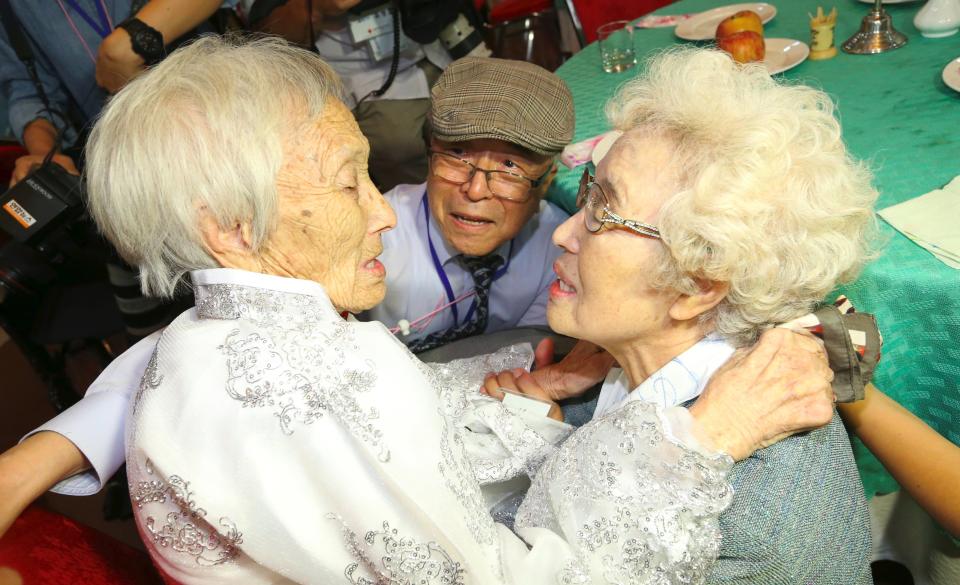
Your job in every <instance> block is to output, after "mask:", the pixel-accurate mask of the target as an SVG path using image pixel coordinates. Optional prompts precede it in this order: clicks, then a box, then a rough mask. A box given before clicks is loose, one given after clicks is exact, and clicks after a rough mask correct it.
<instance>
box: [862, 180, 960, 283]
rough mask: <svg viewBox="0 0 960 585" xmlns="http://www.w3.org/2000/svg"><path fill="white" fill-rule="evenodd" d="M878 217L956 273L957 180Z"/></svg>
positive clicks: (959, 244) (959, 241) (959, 233)
mask: <svg viewBox="0 0 960 585" xmlns="http://www.w3.org/2000/svg"><path fill="white" fill-rule="evenodd" d="M878 213H879V214H880V217H882V218H883V219H885V220H886V221H887V223H889V224H890V225H891V226H893V227H894V228H895V229H896V230H897V231H899V232H900V233H902V234H903V235H905V236H907V237H908V238H910V239H911V240H913V241H914V242H915V243H916V244H917V245H919V246H920V247H922V248H924V249H925V250H927V251H929V252H930V253H931V254H933V255H934V256H935V257H936V258H937V259H938V260H940V261H941V262H943V263H944V264H946V265H947V266H949V267H951V268H955V269H960V177H955V178H954V179H953V180H952V181H950V183H949V184H948V185H947V186H946V187H944V188H943V189H937V190H935V191H931V192H929V193H927V194H925V195H921V196H919V197H915V198H913V199H911V200H909V201H904V202H903V203H899V204H897V205H894V206H892V207H888V208H886V209H884V210H882V211H880V212H878Z"/></svg>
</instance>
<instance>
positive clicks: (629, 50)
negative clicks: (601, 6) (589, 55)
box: [597, 20, 637, 73]
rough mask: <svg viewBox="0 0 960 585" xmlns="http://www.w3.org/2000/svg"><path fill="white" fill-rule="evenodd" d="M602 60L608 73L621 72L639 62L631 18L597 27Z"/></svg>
mask: <svg viewBox="0 0 960 585" xmlns="http://www.w3.org/2000/svg"><path fill="white" fill-rule="evenodd" d="M597 40H598V41H599V42H600V60H601V62H602V63H603V70H604V71H606V72H607V73H620V72H621V71H626V70H627V69H630V68H631V67H633V66H634V65H636V64H637V55H636V53H634V51H633V26H632V25H631V24H630V21H629V20H615V21H613V22H608V23H607V24H605V25H603V26H601V27H600V28H598V29H597Z"/></svg>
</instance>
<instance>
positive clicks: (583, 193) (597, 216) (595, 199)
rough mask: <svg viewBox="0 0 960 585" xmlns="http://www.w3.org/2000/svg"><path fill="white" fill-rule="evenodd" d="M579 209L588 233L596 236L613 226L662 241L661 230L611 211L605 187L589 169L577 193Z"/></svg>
mask: <svg viewBox="0 0 960 585" xmlns="http://www.w3.org/2000/svg"><path fill="white" fill-rule="evenodd" d="M577 208H578V209H582V210H583V224H584V226H586V228H587V231H588V232H590V233H592V234H595V233H597V232H599V231H600V230H601V228H603V226H604V225H607V224H609V225H613V226H616V227H619V228H623V229H625V230H628V231H631V232H633V233H635V234H637V235H641V236H646V237H648V238H656V239H658V240H659V239H660V230H659V229H657V228H656V226H652V225H650V224H648V223H643V222H642V221H637V220H635V219H626V218H623V217H620V216H619V215H617V214H616V213H614V212H612V211H610V203H609V200H608V199H607V196H606V194H605V193H604V192H603V187H601V186H600V184H599V183H597V180H596V179H595V178H594V177H593V175H591V174H590V171H589V170H587V169H584V170H583V177H581V178H580V189H579V190H578V191H577Z"/></svg>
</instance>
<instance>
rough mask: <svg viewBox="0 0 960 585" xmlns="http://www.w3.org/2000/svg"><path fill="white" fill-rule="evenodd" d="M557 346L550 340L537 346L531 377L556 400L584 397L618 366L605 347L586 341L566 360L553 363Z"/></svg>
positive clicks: (574, 349) (569, 354) (576, 346)
mask: <svg viewBox="0 0 960 585" xmlns="http://www.w3.org/2000/svg"><path fill="white" fill-rule="evenodd" d="M553 345H554V343H553V339H551V338H549V337H547V338H545V339H544V340H542V341H541V342H540V343H539V344H537V349H536V351H535V353H534V355H535V356H536V358H535V369H534V370H533V372H532V373H531V374H530V375H531V376H532V377H533V379H534V381H535V382H536V383H537V385H538V386H539V387H540V388H541V390H542V391H543V392H545V393H546V394H547V396H548V397H549V399H550V400H553V401H557V400H564V399H566V398H571V397H573V396H580V395H581V394H583V393H584V392H586V391H587V390H589V389H590V388H592V387H593V386H594V385H596V384H598V383H600V382H602V381H603V379H604V377H606V375H607V373H608V372H609V371H610V368H612V367H613V365H614V363H615V362H614V359H613V356H611V355H610V354H609V353H607V352H606V351H605V350H604V349H603V348H601V347H600V346H598V345H594V344H592V343H590V342H589V341H583V340H580V341H578V342H577V344H576V345H575V346H574V347H573V349H572V350H570V353H568V354H567V355H566V356H564V358H563V359H562V360H560V361H559V362H556V363H553Z"/></svg>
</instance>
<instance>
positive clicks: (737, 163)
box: [486, 50, 877, 585]
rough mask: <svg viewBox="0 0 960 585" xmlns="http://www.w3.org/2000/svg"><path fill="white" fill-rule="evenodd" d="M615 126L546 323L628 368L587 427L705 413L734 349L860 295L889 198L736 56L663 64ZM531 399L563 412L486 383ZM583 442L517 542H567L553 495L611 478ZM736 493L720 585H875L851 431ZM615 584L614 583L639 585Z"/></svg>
mask: <svg viewBox="0 0 960 585" xmlns="http://www.w3.org/2000/svg"><path fill="white" fill-rule="evenodd" d="M607 112H608V116H609V118H610V121H611V123H612V125H613V127H614V128H616V129H617V130H619V131H620V132H622V135H621V136H620V137H619V138H618V139H617V141H616V142H615V143H614V145H613V146H612V148H611V149H610V151H609V152H608V154H607V155H606V156H605V157H604V158H603V159H602V161H601V162H600V163H599V165H598V166H597V169H596V172H597V175H596V177H592V176H590V175H589V174H588V173H587V172H586V171H585V172H584V175H583V178H582V182H581V184H580V192H579V195H578V197H579V200H578V205H579V207H580V211H579V213H577V214H576V215H575V216H574V217H572V218H570V219H569V220H568V221H567V222H566V223H564V224H563V225H561V226H560V227H559V228H557V230H556V232H555V233H554V242H555V243H556V244H557V245H559V246H560V247H562V248H563V250H564V254H563V255H562V256H561V257H560V258H559V259H558V260H557V262H556V265H555V271H556V273H557V276H558V279H557V281H556V283H555V284H554V286H553V288H552V289H551V294H550V301H549V304H548V313H547V315H548V319H549V323H550V326H551V327H552V328H553V329H554V330H555V331H557V332H560V333H564V334H567V335H571V336H574V337H578V338H581V339H586V340H589V341H592V342H594V343H596V344H598V345H599V346H601V347H603V348H605V349H607V350H608V351H609V352H610V353H611V354H612V355H613V357H614V358H616V361H617V362H618V363H619V365H620V366H622V371H620V373H619V376H617V375H616V374H614V375H613V376H611V377H609V378H608V383H607V384H606V385H605V386H604V387H603V389H602V391H601V394H600V397H599V400H598V406H597V410H596V412H595V413H594V418H593V422H592V423H591V424H610V423H611V421H617V420H626V419H628V418H629V417H630V416H632V415H631V412H632V411H633V409H636V408H639V405H641V404H644V403H654V404H658V405H660V406H661V407H663V408H669V407H671V406H675V405H688V404H691V403H692V404H694V406H693V408H696V405H699V404H700V403H701V401H700V400H698V397H699V396H700V394H701V392H702V390H703V387H704V384H705V383H706V382H707V380H708V379H709V378H710V376H711V374H712V373H713V372H714V371H715V370H716V369H717V368H719V367H720V366H721V365H722V364H724V363H725V362H726V361H727V360H728V359H729V358H730V356H731V355H732V354H733V353H734V351H735V349H736V348H737V347H742V346H744V345H746V344H749V343H752V342H753V340H755V339H756V338H757V336H758V335H760V334H761V332H763V331H764V330H766V329H769V328H771V327H774V326H775V325H776V324H778V323H783V322H785V321H790V320H794V319H796V318H798V317H800V316H802V315H804V314H806V313H808V312H809V311H811V309H812V308H813V307H814V306H815V305H817V304H818V303H819V302H820V301H821V299H823V298H824V297H825V296H826V295H827V294H828V293H830V291H831V290H832V289H833V288H834V287H835V286H836V285H837V284H838V283H841V282H844V281H848V280H849V279H851V278H852V277H853V276H855V274H856V273H857V271H858V270H859V269H860V267H861V266H862V264H863V263H864V261H865V259H867V258H868V256H869V243H870V239H871V238H870V236H871V232H872V230H873V227H874V226H873V221H874V219H873V214H872V206H873V203H874V200H875V199H876V196H877V193H876V191H875V190H874V189H873V188H872V187H871V184H870V175H869V173H868V172H867V171H866V170H865V169H864V167H863V166H862V165H861V164H860V163H858V162H855V161H854V160H852V159H851V158H850V156H849V155H848V153H847V151H846V148H845V147H844V144H843V142H842V140H841V136H840V126H839V124H838V123H837V121H836V119H835V118H834V115H833V113H834V112H833V104H832V103H831V101H830V99H829V98H828V97H827V95H826V94H824V93H823V92H821V91H817V90H815V89H812V88H809V87H805V86H801V85H788V84H781V83H778V82H776V81H775V80H773V79H771V78H770V76H769V75H768V74H766V72H765V71H764V70H763V68H761V67H741V66H739V65H737V64H735V63H734V62H733V61H731V60H730V59H729V57H727V56H726V55H725V54H723V53H719V52H711V51H706V50H678V51H675V52H669V53H665V54H662V55H660V56H658V57H657V58H655V59H654V60H653V61H652V62H651V63H649V67H648V69H647V72H646V73H645V74H644V75H643V76H642V77H640V78H638V79H635V80H633V81H631V82H628V83H627V84H626V85H625V86H624V87H622V88H621V90H620V91H619V93H618V95H617V96H616V97H615V98H614V99H613V100H612V101H611V102H610V103H609V104H608V108H607ZM518 385H519V387H520V390H521V391H524V392H527V393H530V394H533V395H536V396H539V397H541V398H551V397H553V398H556V395H552V394H549V393H546V392H545V391H544V390H542V389H541V388H540V387H538V386H537V384H536V383H535V381H534V380H533V379H531V378H530V377H529V376H521V377H520V378H519V379H516V378H515V376H514V374H513V373H511V372H505V373H502V374H500V375H499V376H497V377H494V376H491V377H489V379H488V380H487V381H486V391H487V392H488V393H489V394H490V395H493V396H499V392H498V390H497V388H498V387H516V386H518ZM750 400H751V399H750V398H747V397H744V408H745V409H746V408H749V407H750V405H749V401H750ZM555 411H556V412H557V413H559V409H555ZM558 416H559V417H562V414H559V415H558ZM588 428H589V425H588V426H587V427H586V428H584V429H581V430H580V431H579V432H581V433H582V432H584V431H585V430H587V429H588ZM576 437H577V433H575V434H574V435H573V438H572V439H569V440H568V441H567V442H566V444H565V445H563V446H562V447H561V449H560V453H559V454H558V456H556V457H555V458H553V459H551V460H550V461H548V462H547V463H546V464H545V466H544V467H543V468H541V469H540V471H539V473H538V475H537V476H536V479H535V480H534V483H533V488H532V490H531V493H536V494H537V498H531V497H530V496H528V497H527V499H526V501H524V503H523V505H522V506H521V508H520V511H519V514H518V516H517V519H516V525H517V526H518V527H525V526H545V527H553V528H556V527H558V526H559V525H562V524H560V521H561V520H562V512H563V511H562V510H557V508H556V507H551V506H545V505H544V504H545V503H546V502H549V501H550V496H552V495H554V494H555V493H556V491H557V490H558V489H561V490H562V489H563V486H562V485H561V486H560V487H559V488H558V487H557V486H553V487H550V488H547V487H545V486H542V485H540V484H542V483H543V482H546V481H551V480H552V479H553V478H555V477H557V476H559V475H564V476H566V480H565V481H566V482H567V485H575V484H577V483H578V482H580V481H582V480H583V475H586V474H593V473H601V472H602V471H601V470H602V466H601V467H599V468H598V467H596V466H588V467H578V466H576V465H571V462H572V461H573V462H575V461H580V462H582V459H580V458H579V456H578V453H577V452H576V449H577V447H576V443H575V439H576ZM615 445H617V443H615V442H612V443H611V444H610V450H611V451H616V450H617V448H616V447H615ZM568 450H569V451H570V453H567V451H568ZM731 480H732V484H733V487H734V493H735V495H734V498H733V502H732V504H731V507H730V508H729V509H728V510H727V511H726V512H725V513H724V514H723V515H722V516H721V517H720V529H721V532H722V539H721V546H720V550H719V560H718V562H717V564H716V565H715V566H714V567H713V568H712V570H711V574H710V577H709V578H708V579H707V581H708V582H710V583H729V582H736V583H758V584H759V583H762V584H764V585H770V584H780V583H782V584H785V585H786V584H794V583H821V584H822V583H835V584H838V585H839V584H846V585H849V584H854V583H870V582H871V577H870V567H869V561H870V555H871V546H870V530H869V518H868V515H867V508H866V505H865V501H864V494H863V487H862V485H861V483H860V480H859V476H858V474H857V469H856V466H855V464H854V460H853V455H852V453H851V449H850V444H849V441H848V438H847V435H846V432H845V431H844V429H843V426H842V424H841V423H840V421H839V419H838V418H837V417H836V416H834V419H833V421H832V422H831V423H830V424H829V425H827V426H826V427H824V428H822V429H818V430H816V431H813V432H810V433H809V434H805V435H798V436H795V437H791V438H789V439H785V440H784V441H782V442H780V443H777V444H776V445H774V446H772V447H770V448H767V449H763V450H760V451H758V452H756V453H754V454H753V455H752V456H751V457H749V458H748V459H746V460H743V461H741V462H739V463H737V464H736V465H735V466H734V468H733V472H732V474H731ZM544 497H546V501H544V499H543V498H544ZM544 509H546V510H547V511H546V512H544ZM598 520H601V522H600V524H597V526H598V527H599V526H609V525H610V524H611V523H613V522H615V521H616V522H628V521H627V520H626V519H624V518H622V517H621V518H617V519H616V520H615V519H614V518H604V519H598ZM635 520H636V519H635V518H632V519H630V520H629V521H635ZM605 530H606V529H605ZM620 546H623V547H624V548H627V546H626V543H625V542H623V541H622V540H621V542H620ZM616 574H617V575H619V577H618V578H615V579H612V580H611V582H630V578H629V576H628V574H627V573H626V572H623V573H616Z"/></svg>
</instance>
